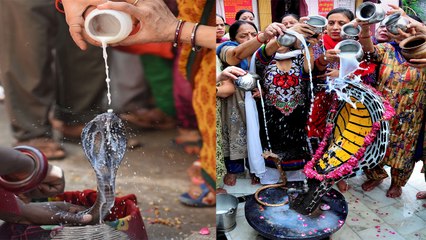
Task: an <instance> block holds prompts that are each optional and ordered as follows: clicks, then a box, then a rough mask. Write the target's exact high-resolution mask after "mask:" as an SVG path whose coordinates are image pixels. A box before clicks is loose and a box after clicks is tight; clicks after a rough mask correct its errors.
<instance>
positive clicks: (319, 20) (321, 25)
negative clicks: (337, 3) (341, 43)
mask: <svg viewBox="0 0 426 240" xmlns="http://www.w3.org/2000/svg"><path fill="white" fill-rule="evenodd" d="M308 17H309V20H307V21H306V24H308V25H309V26H312V27H314V32H315V33H316V34H320V33H322V32H324V30H325V28H326V27H327V24H328V20H327V18H325V17H323V16H320V15H313V16H308Z"/></svg>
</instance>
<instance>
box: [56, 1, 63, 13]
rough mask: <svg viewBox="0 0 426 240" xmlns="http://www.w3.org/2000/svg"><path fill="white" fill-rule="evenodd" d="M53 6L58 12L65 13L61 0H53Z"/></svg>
mask: <svg viewBox="0 0 426 240" xmlns="http://www.w3.org/2000/svg"><path fill="white" fill-rule="evenodd" d="M55 8H56V10H58V12H60V13H65V11H64V5H62V0H56V1H55Z"/></svg>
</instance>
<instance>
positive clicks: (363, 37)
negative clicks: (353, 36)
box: [358, 36, 371, 39]
mask: <svg viewBox="0 0 426 240" xmlns="http://www.w3.org/2000/svg"><path fill="white" fill-rule="evenodd" d="M366 38H371V36H359V37H358V39H366Z"/></svg>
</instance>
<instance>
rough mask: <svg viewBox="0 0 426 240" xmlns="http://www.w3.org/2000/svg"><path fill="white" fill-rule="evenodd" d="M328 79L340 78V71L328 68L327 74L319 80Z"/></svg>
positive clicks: (319, 76)
mask: <svg viewBox="0 0 426 240" xmlns="http://www.w3.org/2000/svg"><path fill="white" fill-rule="evenodd" d="M327 77H330V78H338V77H339V70H338V69H334V68H327V72H326V73H324V74H321V75H318V76H317V78H319V79H326V78H327Z"/></svg>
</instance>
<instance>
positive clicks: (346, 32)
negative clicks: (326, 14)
mask: <svg viewBox="0 0 426 240" xmlns="http://www.w3.org/2000/svg"><path fill="white" fill-rule="evenodd" d="M360 32H361V26H359V25H358V26H357V27H355V26H354V24H353V23H346V24H345V25H343V26H342V30H341V32H340V37H342V39H353V40H356V39H357V38H358V34H359V33H360Z"/></svg>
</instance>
